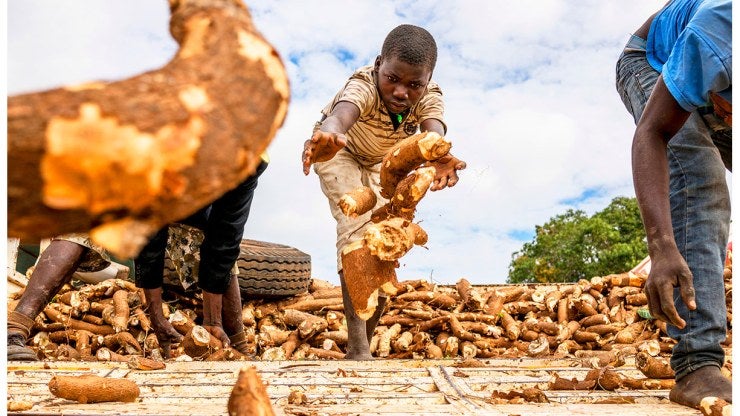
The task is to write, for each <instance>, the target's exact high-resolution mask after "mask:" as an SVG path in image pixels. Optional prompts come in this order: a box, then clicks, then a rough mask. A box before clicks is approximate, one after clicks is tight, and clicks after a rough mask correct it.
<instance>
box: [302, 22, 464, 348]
mask: <svg viewBox="0 0 740 416" xmlns="http://www.w3.org/2000/svg"><path fill="white" fill-rule="evenodd" d="M436 61H437V45H436V42H435V41H434V38H433V37H432V35H431V34H430V33H429V32H428V31H426V30H425V29H423V28H420V27H417V26H412V25H400V26H398V27H396V28H395V29H393V30H392V31H391V32H390V33H389V34H388V35H387V37H386V38H385V41H384V42H383V47H382V50H381V54H380V55H379V56H378V57H377V58H376V59H375V63H374V65H372V66H370V65H368V66H365V67H362V68H359V69H358V70H357V71H355V73H354V74H352V76H351V77H350V78H349V80H348V81H347V83H346V84H345V85H344V87H343V88H342V89H341V90H340V91H339V92H338V93H337V94H336V96H335V97H334V98H333V99H332V100H331V102H330V103H329V104H328V105H327V106H326V107H324V109H323V110H322V111H321V112H322V115H323V116H322V118H321V121H319V122H317V123H316V126H315V127H314V133H313V136H312V137H311V139H310V140H307V141H306V142H305V145H304V148H303V173H304V174H306V175H308V173H309V169H310V167H311V165H312V164H314V171H315V172H316V174H318V175H319V179H320V182H321V190H322V191H323V192H324V194H325V195H326V197H327V198H328V199H329V206H330V209H331V212H332V215H333V216H334V218H335V219H336V220H337V270H338V272H339V279H340V283H341V286H342V297H343V302H344V310H345V315H346V318H347V326H348V332H349V334H348V335H349V339H348V345H347V355H346V358H347V359H353V360H364V359H371V358H372V356H371V355H370V346H369V341H370V339H371V338H372V335H373V333H374V330H375V326H376V325H377V323H378V319H379V318H380V316H381V315H382V313H383V307H384V304H385V298H382V297H381V298H380V299H379V301H378V305H377V308H376V310H375V313H374V315H373V316H372V317H370V318H369V319H368V320H367V321H364V320H363V319H361V318H360V317H359V316H358V315H357V313H356V312H355V308H354V307H353V305H352V302H351V300H350V297H349V294H348V291H347V283H346V282H345V279H344V274H343V271H342V262H341V258H342V254H341V253H342V250H343V248H344V247H345V246H347V245H348V244H350V243H352V242H354V241H357V240H359V239H361V238H362V235H363V230H364V229H365V228H366V227H367V226H368V225H369V223H370V216H371V213H370V212H367V213H365V214H363V215H360V216H357V217H355V218H351V217H348V216H346V215H344V213H342V211H341V210H340V208H339V207H338V205H337V204H338V202H339V200H340V198H341V197H342V196H343V195H344V194H346V193H348V192H350V191H352V190H354V189H356V188H358V187H361V186H367V187H369V188H371V189H372V190H373V191H374V193H375V194H376V197H377V203H376V206H375V207H376V208H377V207H380V206H382V205H384V204H385V203H386V202H387V200H386V199H385V198H383V197H381V195H380V185H379V182H380V179H379V175H380V165H381V163H380V162H381V160H382V159H383V157H384V156H385V155H386V154H387V153H388V151H389V150H390V149H391V148H392V147H393V146H394V145H395V144H396V143H397V142H398V141H400V140H402V139H405V138H407V137H409V136H411V135H413V134H415V133H417V131H419V130H421V131H422V132H426V131H430V132H436V133H438V134H439V135H441V136H444V135H445V132H446V130H447V128H446V126H445V124H444V121H443V112H444V103H443V101H442V91H441V90H440V88H439V86H438V85H437V84H436V83H435V82H434V81H432V72H433V71H434V66H435V64H436ZM430 164H431V166H433V167H434V168H435V169H436V174H435V178H434V182H433V184H432V186H431V188H430V189H431V190H433V191H436V190H440V189H443V188H445V187H447V186H454V185H455V184H456V183H457V181H458V175H457V171H458V170H461V169H465V162H463V161H461V160H460V159H457V158H456V157H454V156H452V155H451V154H447V155H446V156H444V157H442V158H440V159H438V160H436V161H432V162H430Z"/></svg>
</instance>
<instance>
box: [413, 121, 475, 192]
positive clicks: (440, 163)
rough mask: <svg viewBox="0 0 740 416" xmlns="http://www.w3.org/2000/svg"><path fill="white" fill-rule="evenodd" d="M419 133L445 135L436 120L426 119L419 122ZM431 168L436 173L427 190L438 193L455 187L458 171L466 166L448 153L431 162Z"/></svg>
mask: <svg viewBox="0 0 740 416" xmlns="http://www.w3.org/2000/svg"><path fill="white" fill-rule="evenodd" d="M421 131H423V132H424V131H433V132H435V133H438V134H439V135H440V136H444V135H445V128H444V125H443V124H442V123H441V122H440V121H439V120H437V119H434V118H428V119H426V120H424V121H422V122H421ZM429 164H430V165H431V166H434V168H435V169H436V172H435V174H434V182H433V183H432V186H431V187H430V188H429V189H431V190H432V191H438V190H440V189H444V188H445V187H448V186H450V187H451V186H455V184H456V183H457V181H458V180H460V178H459V177H458V176H457V171H458V170H463V169H465V167H466V166H467V164H466V163H465V162H464V161H462V160H460V159H458V158H456V157H455V156H453V155H452V153H448V154H447V155H446V156H444V157H442V158H440V159H437V160H435V161H433V162H429Z"/></svg>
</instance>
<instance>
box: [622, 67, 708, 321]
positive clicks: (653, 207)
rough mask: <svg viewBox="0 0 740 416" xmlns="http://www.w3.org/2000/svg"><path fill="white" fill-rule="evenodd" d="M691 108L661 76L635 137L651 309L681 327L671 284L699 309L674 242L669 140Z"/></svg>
mask: <svg viewBox="0 0 740 416" xmlns="http://www.w3.org/2000/svg"><path fill="white" fill-rule="evenodd" d="M689 115H690V113H689V112H687V111H686V110H684V109H683V108H681V106H679V105H678V103H677V102H676V100H675V99H674V98H673V96H672V95H671V93H670V91H668V88H667V87H666V85H665V83H664V82H663V77H662V76H661V77H659V78H658V81H657V82H656V84H655V88H654V89H653V93H652V94H651V96H650V99H649V100H648V102H647V104H646V106H645V111H644V112H643V114H642V117H641V118H640V121H639V122H638V124H637V128H636V129H635V135H634V138H633V141H632V177H633V181H634V186H635V193H636V195H637V201H638V204H639V206H640V212H641V214H642V220H643V224H644V225H645V232H646V233H647V239H648V251H649V254H650V259H651V262H652V264H651V270H650V275H649V276H648V280H647V283H646V284H645V293H646V295H647V297H648V306H649V308H650V314H651V315H652V316H653V317H655V318H657V319H661V320H663V321H666V322H668V323H671V324H673V325H675V326H677V327H678V328H683V327H684V326H685V325H686V322H685V321H684V320H683V319H681V318H680V317H679V316H678V312H677V311H676V308H675V306H674V304H673V288H674V287H675V286H679V287H680V291H681V298H682V299H683V301H684V302H685V303H686V305H687V306H688V307H689V309H692V310H693V309H696V300H695V298H694V285H693V276H692V274H691V271H690V270H689V267H688V265H687V264H686V261H685V260H684V259H683V257H682V256H681V253H680V252H679V251H678V248H677V247H676V242H675V239H674V235H673V228H672V226H671V211H670V202H669V197H668V176H669V175H668V158H667V155H666V147H667V145H668V141H669V140H670V139H671V138H672V137H673V136H674V135H675V134H676V133H677V132H678V131H679V130H680V129H681V127H682V126H683V125H684V123H685V122H686V120H687V119H688V117H689Z"/></svg>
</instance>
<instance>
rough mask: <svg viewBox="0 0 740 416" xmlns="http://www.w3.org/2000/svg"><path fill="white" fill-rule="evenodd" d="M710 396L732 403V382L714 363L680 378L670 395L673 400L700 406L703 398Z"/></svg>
mask: <svg viewBox="0 0 740 416" xmlns="http://www.w3.org/2000/svg"><path fill="white" fill-rule="evenodd" d="M710 396H714V397H719V398H720V399H723V400H725V401H726V402H728V403H732V382H731V381H730V380H728V379H727V378H726V377H725V376H723V375H722V373H721V372H720V370H719V367H716V366H713V365H707V366H704V367H701V368H699V369H698V370H694V371H693V372H691V373H689V374H688V375H686V376H685V377H684V378H682V379H681V380H678V381H677V382H676V385H675V386H674V387H673V388H672V389H671V393H670V394H669V396H668V397H669V398H670V399H671V401H672V402H675V403H678V404H682V405H684V406H689V407H693V408H698V407H699V403H700V402H701V399H703V398H705V397H710Z"/></svg>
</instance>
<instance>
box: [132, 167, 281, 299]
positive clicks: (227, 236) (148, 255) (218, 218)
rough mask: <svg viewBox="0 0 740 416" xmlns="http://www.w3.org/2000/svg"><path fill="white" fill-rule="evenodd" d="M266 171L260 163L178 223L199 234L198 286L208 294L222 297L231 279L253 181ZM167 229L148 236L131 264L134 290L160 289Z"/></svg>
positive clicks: (246, 217) (255, 185)
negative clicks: (208, 203) (240, 179)
mask: <svg viewBox="0 0 740 416" xmlns="http://www.w3.org/2000/svg"><path fill="white" fill-rule="evenodd" d="M266 168H267V162H265V161H262V162H261V163H260V165H259V166H258V167H257V170H256V171H255V173H253V174H252V175H251V176H249V177H248V178H247V179H245V180H244V182H242V183H241V184H239V185H238V186H237V187H236V188H234V189H232V190H230V191H228V192H226V193H225V194H223V195H222V196H221V197H220V198H218V199H217V200H216V201H214V202H213V203H211V204H210V205H207V206H205V207H203V208H201V209H200V210H198V211H197V212H195V213H194V214H193V215H191V216H190V217H188V218H186V219H184V220H182V221H178V222H180V223H182V224H186V225H190V226H192V227H196V228H198V229H200V230H202V231H203V234H204V238H203V243H202V244H201V247H200V259H201V260H200V267H199V272H198V285H199V286H200V288H201V289H204V290H206V291H208V292H211V293H223V292H225V291H226V288H227V287H228V284H229V281H230V278H231V269H232V267H233V265H234V262H236V259H237V258H238V257H239V245H240V243H241V240H242V236H243V234H244V226H245V224H246V223H247V219H248V218H249V211H250V208H251V206H252V199H253V196H254V191H255V189H256V188H257V181H258V179H259V177H260V175H262V173H263V172H264V171H265V169H266ZM168 227H169V226H165V227H163V228H162V229H160V230H159V231H157V233H155V234H154V236H152V238H151V239H150V240H149V242H148V243H147V244H146V245H145V246H144V248H143V249H142V250H141V252H139V255H138V256H137V257H136V259H135V260H134V269H135V282H136V286H137V287H141V288H144V289H154V288H158V287H161V286H162V283H163V271H164V256H165V248H166V247H167V238H168Z"/></svg>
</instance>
